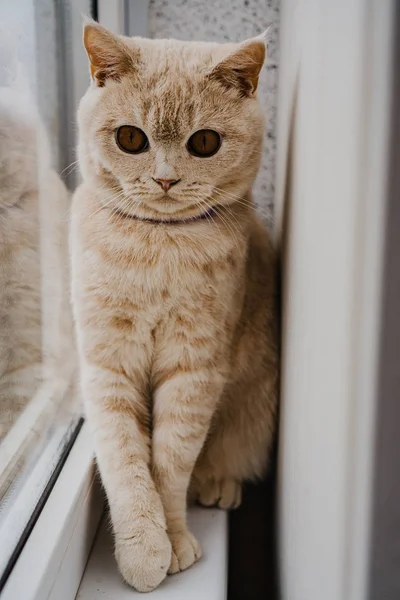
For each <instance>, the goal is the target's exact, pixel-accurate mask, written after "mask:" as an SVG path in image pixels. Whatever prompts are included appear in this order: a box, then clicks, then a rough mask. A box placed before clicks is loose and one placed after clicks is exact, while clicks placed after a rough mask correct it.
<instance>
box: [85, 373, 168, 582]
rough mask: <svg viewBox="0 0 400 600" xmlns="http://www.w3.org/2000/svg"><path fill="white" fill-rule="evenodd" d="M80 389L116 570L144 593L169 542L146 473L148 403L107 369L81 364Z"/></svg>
mask: <svg viewBox="0 0 400 600" xmlns="http://www.w3.org/2000/svg"><path fill="white" fill-rule="evenodd" d="M82 385H83V394H84V400H85V406H86V414H87V417H88V420H89V423H90V425H91V428H92V431H93V434H94V440H95V449H96V455H97V461H98V465H99V469H100V473H101V477H102V481H103V484H104V486H105V489H106V492H107V497H108V501H109V505H110V513H111V519H112V524H113V530H114V537H115V553H116V559H117V562H118V566H119V570H120V572H121V574H122V576H123V577H124V579H125V580H126V581H127V582H128V583H129V584H130V585H132V586H133V587H135V588H136V589H137V590H138V591H140V592H149V591H151V590H153V589H154V588H156V587H157V586H158V585H159V584H160V583H161V581H162V580H163V579H164V577H165V576H166V575H167V571H168V568H169V566H170V562H171V543H170V540H169V538H168V535H167V531H166V529H167V527H166V521H165V516H164V510H163V506H162V503H161V499H160V496H159V494H158V492H157V490H156V487H155V485H154V483H153V479H152V476H151V472H150V438H149V431H148V429H149V414H148V406H147V404H148V400H147V399H146V397H145V395H144V394H143V393H142V391H141V390H140V387H139V386H137V387H135V384H134V383H133V382H132V381H131V380H130V379H128V378H127V377H126V376H125V375H124V374H123V373H119V372H118V371H116V370H115V369H111V368H110V369H107V368H104V367H99V366H94V365H90V364H85V365H84V366H83V368H82Z"/></svg>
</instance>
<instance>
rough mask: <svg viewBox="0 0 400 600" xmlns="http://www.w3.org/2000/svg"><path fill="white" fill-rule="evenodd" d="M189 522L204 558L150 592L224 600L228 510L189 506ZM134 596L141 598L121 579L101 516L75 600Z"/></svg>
mask: <svg viewBox="0 0 400 600" xmlns="http://www.w3.org/2000/svg"><path fill="white" fill-rule="evenodd" d="M189 525H190V527H191V530H192V531H193V533H194V534H195V535H196V536H197V537H198V539H199V541H200V542H201V544H202V548H203V557H202V558H201V560H200V561H199V562H198V563H196V564H195V565H193V566H192V567H191V568H190V569H188V570H187V571H184V572H183V573H179V574H177V575H173V576H171V577H167V578H166V579H165V580H164V581H163V583H162V584H161V585H160V587H159V588H158V589H156V590H154V592H151V593H150V595H152V596H153V597H154V598H159V599H160V600H172V599H173V600H181V599H182V600H187V598H190V599H191V600H204V599H205V598H207V600H225V598H226V597H227V568H228V518H227V513H225V512H223V511H221V510H217V509H201V508H192V509H191V510H190V512H189ZM135 596H137V597H138V598H139V596H140V597H143V595H142V594H140V593H139V592H135V591H134V590H133V589H132V588H130V587H128V585H126V584H125V583H124V582H123V580H122V578H121V575H120V574H119V572H118V569H117V565H116V562H115V558H114V556H113V547H112V537H111V532H110V528H109V526H108V520H107V519H103V522H102V524H101V526H100V529H99V532H98V535H97V538H96V541H95V543H94V546H93V549H92V552H91V555H90V558H89V562H88V564H87V567H86V570H85V572H84V575H83V579H82V582H81V585H80V588H79V591H78V595H77V597H76V600H100V599H101V600H125V599H126V600H130V599H132V598H134V597H135ZM147 596H148V594H146V597H147Z"/></svg>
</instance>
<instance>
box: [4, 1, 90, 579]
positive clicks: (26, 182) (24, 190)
mask: <svg viewBox="0 0 400 600" xmlns="http://www.w3.org/2000/svg"><path fill="white" fill-rule="evenodd" d="M79 12H80V11H79ZM71 15H72V11H71V9H70V5H69V3H68V2H53V1H52V0H19V1H18V2H9V1H6V0H0V576H1V575H3V581H4V579H5V576H6V575H7V571H8V569H9V568H10V567H11V565H12V562H13V560H14V559H15V557H16V554H17V552H18V549H19V547H20V545H21V536H22V538H23V537H24V534H26V533H28V532H29V528H30V527H31V526H32V525H33V522H34V518H35V515H37V513H38V510H39V509H40V506H41V503H42V501H43V498H44V494H45V493H46V492H47V491H48V489H49V487H50V484H51V482H52V477H53V476H54V473H55V472H56V470H57V465H59V463H60V459H61V458H62V456H63V455H64V454H65V452H66V450H67V449H68V448H69V444H70V442H71V440H72V439H73V436H74V435H75V433H76V431H77V427H78V424H79V423H80V406H79V400H78V394H77V392H76V384H75V372H76V357H75V351H74V343H73V329H72V319H71V310H70V302H69V289H68V287H69V273H68V270H69V269H68V221H69V204H70V198H71V192H72V189H73V187H74V186H73V183H74V180H76V177H75V178H74V176H73V174H72V175H71V173H72V171H73V169H74V166H75V164H74V163H73V154H72V153H73V150H72V149H73V146H74V127H73V126H72V120H73V118H74V110H75V106H74V103H75V96H74V93H72V94H71V86H70V85H69V84H71V82H72V81H73V66H71V65H73V60H72V58H71V57H70V56H69V55H68V52H69V48H70V46H71V39H72V33H71V32H72V26H73V19H72V17H71ZM79 19H80V15H79ZM71 163H72V164H71ZM70 164H71V166H70V167H69V165H70ZM66 166H68V168H65V167H66ZM66 184H67V185H68V187H67V185H66Z"/></svg>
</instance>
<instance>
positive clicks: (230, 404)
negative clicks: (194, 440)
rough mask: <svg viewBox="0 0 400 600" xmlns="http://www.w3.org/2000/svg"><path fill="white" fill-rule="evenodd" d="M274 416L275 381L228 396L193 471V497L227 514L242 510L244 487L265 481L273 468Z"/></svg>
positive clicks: (238, 388) (241, 388)
mask: <svg viewBox="0 0 400 600" xmlns="http://www.w3.org/2000/svg"><path fill="white" fill-rule="evenodd" d="M275 412H276V379H275V378H271V379H270V380H267V381H261V382H260V383H252V384H251V383H249V384H248V385H247V386H234V385H231V386H229V387H228V388H227V389H226V390H225V391H224V394H223V396H222V398H221V403H220V406H219V410H218V413H217V414H216V415H215V417H214V420H213V423H212V426H211V428H210V435H209V437H208V439H207V441H206V443H205V445H204V448H203V450H202V453H201V455H200V457H199V460H198V461H197V464H196V467H195V469H194V472H193V477H192V482H191V495H192V497H193V498H195V499H196V500H198V502H199V503H200V504H202V505H203V506H218V507H219V508H222V509H225V510H226V509H234V508H237V507H238V506H240V504H241V501H242V484H243V482H244V481H246V480H252V479H253V480H254V479H257V478H259V477H261V476H262V475H263V473H264V472H265V469H266V466H267V464H268V458H269V453H270V448H271V446H272V440H273V434H274V428H275Z"/></svg>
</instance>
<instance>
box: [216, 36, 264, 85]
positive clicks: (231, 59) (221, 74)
mask: <svg viewBox="0 0 400 600" xmlns="http://www.w3.org/2000/svg"><path fill="white" fill-rule="evenodd" d="M268 29H269V28H268ZM268 29H267V31H265V32H264V33H263V34H262V35H260V36H258V37H255V38H252V39H250V40H247V41H245V42H243V43H242V44H240V45H239V46H238V48H237V50H235V51H234V52H232V53H231V54H229V56H227V57H226V58H224V59H223V60H222V61H221V62H219V63H218V64H217V65H216V66H215V67H214V68H213V70H212V71H211V73H210V75H209V77H210V79H214V80H217V81H219V82H220V83H222V84H223V85H224V86H226V87H236V88H238V89H239V90H240V92H241V93H242V94H243V95H244V96H253V95H254V94H255V92H256V90H257V86H258V77H259V75H260V71H261V68H262V66H263V64H264V60H265V54H266V46H267V35H268Z"/></svg>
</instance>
